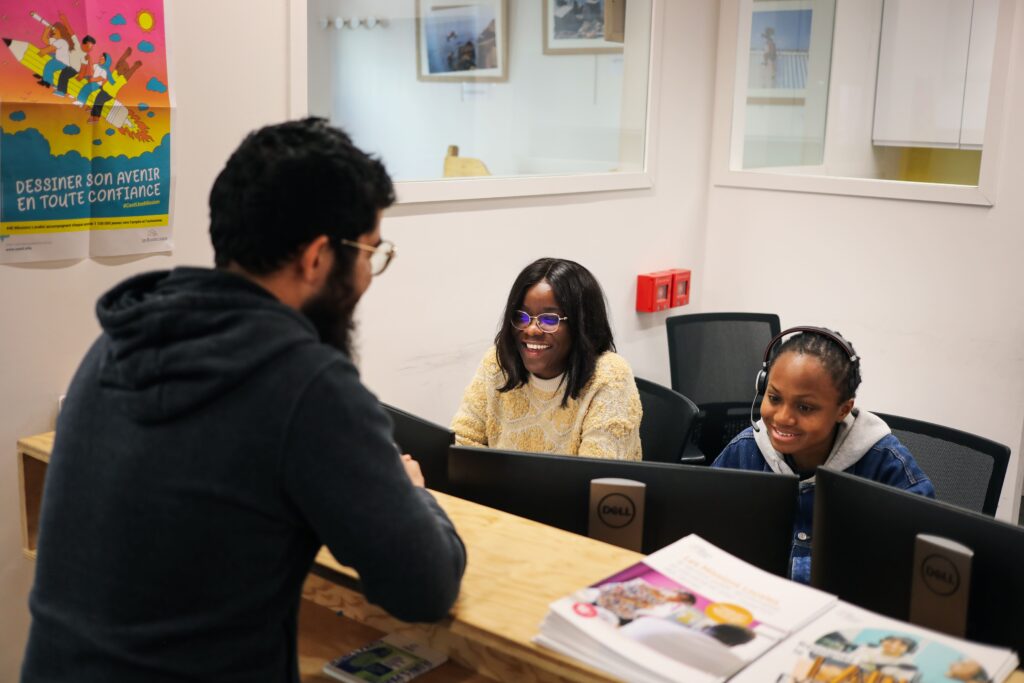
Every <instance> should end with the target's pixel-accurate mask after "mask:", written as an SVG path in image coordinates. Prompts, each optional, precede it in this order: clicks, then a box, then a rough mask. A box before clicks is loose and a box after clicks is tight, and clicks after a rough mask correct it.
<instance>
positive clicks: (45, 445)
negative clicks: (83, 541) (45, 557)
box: [18, 432, 54, 560]
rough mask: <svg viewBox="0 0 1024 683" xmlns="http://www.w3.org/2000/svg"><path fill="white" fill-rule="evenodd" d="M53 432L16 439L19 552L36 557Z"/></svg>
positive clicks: (32, 557) (29, 556)
mask: <svg viewBox="0 0 1024 683" xmlns="http://www.w3.org/2000/svg"><path fill="white" fill-rule="evenodd" d="M53 434H54V433H53V432H47V433H46V434H37V435H35V436H29V437H26V438H24V439H19V440H18V494H19V497H20V498H21V544H22V552H24V553H25V556H26V557H28V558H31V559H33V560H34V559H35V557H36V539H37V538H38V537H39V511H40V509H41V508H42V505H43V482H44V481H45V479H46V466H47V465H49V464H50V451H52V450H53Z"/></svg>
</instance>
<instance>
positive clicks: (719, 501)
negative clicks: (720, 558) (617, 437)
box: [448, 446, 798, 575]
mask: <svg viewBox="0 0 1024 683" xmlns="http://www.w3.org/2000/svg"><path fill="white" fill-rule="evenodd" d="M602 477H620V478H623V479H633V480H636V481H641V482H643V483H644V484H646V489H647V492H646V496H645V502H644V506H645V511H644V541H643V552H645V553H651V552H654V551H655V550H657V549H658V548H662V547H664V546H666V545H668V544H669V543H672V542H673V541H676V540H678V539H680V538H682V537H683V536H686V535H688V534H691V533H696V534H699V535H700V536H702V537H703V538H705V539H706V540H708V541H710V542H711V543H714V544H715V545H717V546H719V547H720V548H722V549H723V550H725V551H727V552H729V553H732V554H733V555H736V556H737V557H740V558H742V559H743V560H746V561H747V562H750V563H751V564H755V565H757V566H759V567H761V568H762V569H765V570H767V571H770V572H773V573H775V574H779V575H785V574H786V571H787V565H788V560H789V549H790V545H791V541H792V533H793V516H794V514H795V512H796V504H797V487H798V483H797V478H796V477H790V476H785V475H777V474H767V473H764V472H746V471H740V470H724V469H712V468H709V467H694V466H687V465H668V464H663V463H656V462H625V461H619V460H599V459H595V458H581V457H570V456H559V455H542V454H538V453H520V452H516V451H503V450H497V449H489V448H470V447H464V446H452V448H451V452H450V454H449V456H448V478H449V482H450V485H451V493H452V494H454V495H456V496H459V497H461V498H466V499H467V500H472V501H474V502H477V503H481V504H483V505H487V506H489V507H493V508H497V509H499V510H504V511H505V512H510V513H512V514H515V515H519V516H521V517H526V518H528V519H532V520H535V521H538V522H542V523H544V524H548V525H550V526H555V527H558V528H560V529H565V530H566V531H571V532H573V533H577V534H581V535H586V534H587V525H588V521H589V500H590V480H591V479H598V478H602Z"/></svg>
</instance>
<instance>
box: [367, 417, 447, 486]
mask: <svg viewBox="0 0 1024 683" xmlns="http://www.w3.org/2000/svg"><path fill="white" fill-rule="evenodd" d="M381 407H382V408H384V412H386V413H387V414H388V417H390V418H391V423H392V424H393V425H394V432H393V438H394V440H395V443H396V444H397V445H398V449H399V450H400V451H401V452H402V453H408V454H409V455H411V456H412V457H413V458H414V459H415V460H416V461H417V462H419V464H420V471H422V472H423V479H424V480H425V481H426V483H427V488H431V489H433V490H435V491H441V492H442V493H448V492H449V491H448V447H449V446H451V445H452V444H453V443H455V434H454V432H452V431H451V430H450V429H448V428H447V427H442V426H441V425H439V424H435V423H433V422H430V421H429V420H424V419H423V418H421V417H417V416H415V415H413V414H412V413H407V412H405V411H404V410H401V409H399V408H395V407H394V406H389V405H387V404H386V403H381Z"/></svg>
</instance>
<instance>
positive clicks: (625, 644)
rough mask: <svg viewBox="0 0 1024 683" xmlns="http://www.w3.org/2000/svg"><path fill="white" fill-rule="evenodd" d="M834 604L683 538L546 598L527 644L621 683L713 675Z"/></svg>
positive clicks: (721, 676) (735, 667) (739, 664)
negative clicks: (551, 600) (547, 601)
mask: <svg viewBox="0 0 1024 683" xmlns="http://www.w3.org/2000/svg"><path fill="white" fill-rule="evenodd" d="M836 602H837V599H836V597H835V596H832V595H828V594H827V593H823V592H821V591H818V590H815V589H813V588H809V587H807V586H803V585H800V584H797V583H793V582H792V581H788V580H786V579H782V578H780V577H777V576H774V575H772V574H769V573H767V572H764V571H762V570H760V569H758V568H756V567H753V566H751V565H749V564H747V563H746V562H744V561H742V560H740V559H738V558H736V557H733V556H732V555H729V554H728V553H726V552H725V551H723V550H721V549H719V548H717V547H715V546H714V545H712V544H710V543H708V542H707V541H705V540H704V539H702V538H700V537H699V536H696V535H691V536H687V537H686V538H684V539H682V540H680V541H677V542H676V543H673V544H672V545H670V546H667V547H665V548H663V549H662V550H659V551H658V552H656V553H654V554H652V555H650V556H648V557H647V558H645V559H644V561H643V562H640V563H637V564H635V565H633V566H632V567H629V568H628V569H626V570H624V571H621V572H619V573H618V574H615V575H614V576H610V577H608V578H606V579H604V580H603V581H599V582H598V583H595V584H594V585H592V586H590V587H588V588H584V589H582V590H580V591H577V592H576V593H575V594H573V595H571V596H568V597H566V598H562V599H561V600H558V601H556V602H554V603H552V604H551V606H550V609H549V611H548V614H547V616H546V617H545V619H544V622H543V623H542V624H541V630H540V634H539V635H538V636H537V638H536V641H537V643H538V644H540V645H542V646H545V647H549V648H551V649H553V650H556V651H558V652H562V653H563V654H566V655H569V656H572V657H575V658H577V659H580V660H581V661H584V662H586V663H587V664H590V665H591V666H594V667H595V668H599V669H603V670H605V671H607V672H609V673H611V674H613V675H615V676H618V677H620V678H623V679H625V680H627V681H651V682H652V683H653V682H658V683H660V682H664V681H688V682H693V683H699V682H702V681H722V680H725V679H726V678H728V677H729V676H731V675H733V674H735V673H736V672H737V671H739V670H740V669H742V668H743V667H744V666H746V665H747V664H748V663H750V662H752V661H754V660H755V659H757V658H758V657H760V656H761V655H763V654H764V653H765V652H766V651H768V650H769V649H771V648H772V647H773V646H774V645H776V644H777V643H778V642H779V641H781V640H782V639H783V638H785V637H786V636H788V635H789V634H791V633H793V632H794V631H796V630H797V629H799V628H800V627H801V626H803V625H804V624H807V623H808V622H809V621H811V620H812V619H814V618H815V617H818V616H820V615H821V614H822V613H824V612H825V611H826V610H828V609H829V608H830V607H832V606H833V605H835V604H836Z"/></svg>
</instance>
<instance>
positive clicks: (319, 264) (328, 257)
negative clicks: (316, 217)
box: [296, 235, 334, 289]
mask: <svg viewBox="0 0 1024 683" xmlns="http://www.w3.org/2000/svg"><path fill="white" fill-rule="evenodd" d="M296 265H297V266H298V270H299V273H298V274H299V277H300V278H301V279H302V282H303V283H304V284H307V285H310V286H312V287H313V288H315V289H319V288H320V286H321V285H322V284H323V283H324V281H325V280H326V279H327V275H328V273H330V272H331V266H333V265H334V249H333V248H332V247H331V242H330V240H329V239H327V235H319V236H317V237H314V238H313V240H312V241H310V243H309V244H307V245H306V246H304V247H303V248H302V251H301V252H300V253H299V258H298V260H297V262H296Z"/></svg>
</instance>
